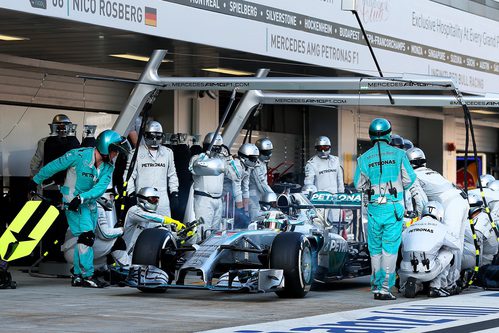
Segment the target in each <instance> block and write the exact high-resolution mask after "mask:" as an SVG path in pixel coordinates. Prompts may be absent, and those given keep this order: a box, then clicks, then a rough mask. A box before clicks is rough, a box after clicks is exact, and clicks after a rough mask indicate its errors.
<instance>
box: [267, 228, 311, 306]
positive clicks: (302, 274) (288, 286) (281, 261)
mask: <svg viewBox="0 0 499 333" xmlns="http://www.w3.org/2000/svg"><path fill="white" fill-rule="evenodd" d="M270 267H271V268H273V269H282V270H283V272H284V288H283V289H281V290H279V291H276V294H277V295H278V296H279V297H283V298H301V297H304V296H305V295H306V294H307V293H308V291H309V290H310V286H311V284H312V281H313V274H314V269H313V267H314V263H313V255H312V247H311V245H310V242H309V241H308V239H307V238H306V237H305V236H304V235H303V234H301V233H297V232H283V233H280V234H278V235H277V236H276V238H275V239H274V241H273V242H272V248H271V250H270Z"/></svg>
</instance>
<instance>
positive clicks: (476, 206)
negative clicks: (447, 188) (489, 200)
mask: <svg viewBox="0 0 499 333" xmlns="http://www.w3.org/2000/svg"><path fill="white" fill-rule="evenodd" d="M468 203H469V204H470V216H471V215H473V213H475V212H476V211H478V210H481V209H482V207H483V201H482V198H481V197H480V195H478V193H475V192H470V193H468Z"/></svg>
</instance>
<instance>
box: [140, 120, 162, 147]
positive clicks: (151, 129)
mask: <svg viewBox="0 0 499 333" xmlns="http://www.w3.org/2000/svg"><path fill="white" fill-rule="evenodd" d="M163 136H164V134H163V127H162V126H161V124H160V123H159V122H157V121H155V120H150V121H148V122H147V124H146V127H145V129H144V140H145V142H146V145H147V147H149V148H158V147H159V145H160V144H161V143H162V142H163Z"/></svg>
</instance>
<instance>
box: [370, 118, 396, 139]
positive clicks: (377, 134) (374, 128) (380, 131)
mask: <svg viewBox="0 0 499 333" xmlns="http://www.w3.org/2000/svg"><path fill="white" fill-rule="evenodd" d="M391 134H392V125H391V124H390V122H389V121H388V120H386V119H384V118H376V119H374V120H373V121H371V125H369V138H370V139H371V142H373V143H374V142H377V141H385V142H386V143H390V140H391Z"/></svg>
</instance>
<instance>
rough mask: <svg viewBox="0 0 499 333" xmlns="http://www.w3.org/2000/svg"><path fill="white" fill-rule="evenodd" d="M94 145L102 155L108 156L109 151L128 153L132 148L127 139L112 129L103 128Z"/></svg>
mask: <svg viewBox="0 0 499 333" xmlns="http://www.w3.org/2000/svg"><path fill="white" fill-rule="evenodd" d="M95 147H96V148H97V151H98V152H99V153H100V154H101V155H102V156H109V153H110V152H113V151H115V152H118V153H123V154H125V155H128V154H129V153H130V150H132V148H131V147H130V143H129V142H128V140H127V139H126V138H124V137H122V136H121V135H119V134H118V133H117V132H115V131H113V130H105V131H104V132H102V133H101V134H99V136H98V137H97V139H96V140H95Z"/></svg>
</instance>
